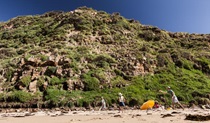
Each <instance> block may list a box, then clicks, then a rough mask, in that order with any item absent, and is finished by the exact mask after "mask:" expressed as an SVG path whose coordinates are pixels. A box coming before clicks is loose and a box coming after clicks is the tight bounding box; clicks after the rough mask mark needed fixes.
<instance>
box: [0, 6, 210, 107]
mask: <svg viewBox="0 0 210 123" xmlns="http://www.w3.org/2000/svg"><path fill="white" fill-rule="evenodd" d="M0 53H1V55H0V102H1V107H46V108H49V107H63V106H68V107H74V106H76V107H90V106H92V107H95V106H98V105H99V104H100V97H101V96H103V97H104V98H105V99H106V101H107V103H108V104H109V105H114V104H115V103H116V102H117V96H118V95H117V94H118V93H119V92H122V93H123V94H124V95H125V97H126V100H127V101H126V103H127V105H129V106H137V105H140V104H142V103H143V102H144V101H146V100H148V99H156V100H160V98H161V97H164V98H166V99H167V100H168V101H169V102H170V97H169V96H168V95H163V94H161V93H159V92H158V90H160V89H162V90H165V88H166V87H167V86H171V87H172V89H173V90H174V91H175V93H176V94H177V96H178V98H179V100H180V101H181V102H182V103H185V104H189V103H192V102H193V103H195V104H207V103H210V34H188V33H182V32H178V33H172V32H168V31H165V30H161V29H159V28H157V27H153V26H148V25H142V24H141V23H140V22H138V21H136V20H133V19H126V18H124V17H122V16H121V15H120V14H119V13H113V14H109V13H106V12H104V11H96V10H93V9H91V8H86V7H80V8H78V9H76V10H74V11H71V12H61V11H53V12H47V13H45V14H43V15H34V16H20V17H16V18H13V19H11V20H9V21H7V22H1V23H0Z"/></svg>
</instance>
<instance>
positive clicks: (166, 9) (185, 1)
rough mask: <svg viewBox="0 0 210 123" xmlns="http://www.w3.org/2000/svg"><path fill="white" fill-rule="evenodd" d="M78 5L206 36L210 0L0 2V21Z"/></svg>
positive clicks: (35, 0)
mask: <svg viewBox="0 0 210 123" xmlns="http://www.w3.org/2000/svg"><path fill="white" fill-rule="evenodd" d="M80 6H87V7H91V8H93V9H95V10H102V11H105V12H107V13H110V14H111V13H113V12H119V13H120V14H121V15H122V16H124V17H125V18H128V19H135V20H138V21H139V22H140V23H142V24H145V25H153V26H157V27H158V28H161V29H164V30H167V31H170V32H188V33H204V34H207V33H208V34H210V0H1V1H0V21H8V20H9V19H11V18H13V17H16V16H23V15H36V14H43V13H45V12H48V11H53V10H63V11H72V10H74V9H76V8H78V7H80Z"/></svg>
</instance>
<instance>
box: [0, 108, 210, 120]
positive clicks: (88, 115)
mask: <svg viewBox="0 0 210 123" xmlns="http://www.w3.org/2000/svg"><path fill="white" fill-rule="evenodd" d="M26 114H27V116H26ZM189 114H191V115H195V114H199V115H210V110H203V109H196V110H195V109H185V110H182V109H177V110H150V111H145V110H125V111H124V112H123V113H119V112H118V111H117V110H114V111H69V112H67V113H61V111H53V112H52V111H47V112H46V111H38V112H34V113H27V112H22V113H21V112H20V113H17V112H14V113H0V123H198V122H202V123H207V122H210V120H209V121H191V120H185V118H186V116H187V115H189ZM29 115H31V116H29Z"/></svg>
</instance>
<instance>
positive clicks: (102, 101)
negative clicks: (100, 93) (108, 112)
mask: <svg viewBox="0 0 210 123" xmlns="http://www.w3.org/2000/svg"><path fill="white" fill-rule="evenodd" d="M105 109H106V101H105V100H104V97H101V107H100V109H99V111H101V110H105Z"/></svg>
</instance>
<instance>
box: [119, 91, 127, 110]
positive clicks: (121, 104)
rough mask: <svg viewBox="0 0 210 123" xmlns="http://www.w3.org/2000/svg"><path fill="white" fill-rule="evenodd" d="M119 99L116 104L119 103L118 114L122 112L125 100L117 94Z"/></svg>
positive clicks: (120, 94)
mask: <svg viewBox="0 0 210 123" xmlns="http://www.w3.org/2000/svg"><path fill="white" fill-rule="evenodd" d="M118 95H119V97H118V102H119V112H120V111H122V112H123V110H124V107H125V98H124V96H123V95H122V93H119V94H118Z"/></svg>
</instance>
